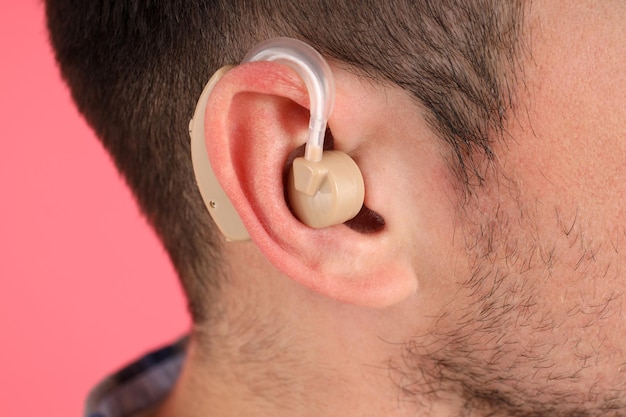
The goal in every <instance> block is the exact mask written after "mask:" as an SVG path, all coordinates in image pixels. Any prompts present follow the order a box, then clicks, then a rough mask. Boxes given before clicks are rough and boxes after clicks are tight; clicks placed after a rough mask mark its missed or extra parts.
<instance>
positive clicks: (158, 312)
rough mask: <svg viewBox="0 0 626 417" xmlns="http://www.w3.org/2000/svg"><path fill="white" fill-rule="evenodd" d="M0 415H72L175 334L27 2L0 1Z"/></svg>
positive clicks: (129, 216)
mask: <svg viewBox="0 0 626 417" xmlns="http://www.w3.org/2000/svg"><path fill="white" fill-rule="evenodd" d="M0 140H1V142H0V416H3V417H18V416H38V415H46V416H53V417H56V416H59V417H61V416H63V417H69V416H80V415H81V413H82V409H83V400H84V398H85V396H86V394H87V392H88V391H89V389H90V388H91V387H92V385H93V384H95V383H96V382H97V381H98V380H99V379H101V378H102V377H103V376H104V375H105V374H108V373H110V372H111V371H113V370H115V369H117V368H118V367H120V366H121V365H123V364H124V363H126V362H128V361H129V360H131V359H133V358H135V357H136V356H137V355H140V354H142V353H144V352H146V351H147V350H149V349H152V348H154V347H156V346H159V345H161V344H163V343H166V342H169V341H171V340H173V339H175V338H177V337H179V336H180V335H182V334H183V333H185V332H186V330H187V329H188V327H189V323H188V317H187V313H186V310H185V306H184V301H183V298H182V294H181V290H180V288H179V286H178V283H177V281H176V277H175V275H174V273H173V270H172V267H171V265H170V264H169V261H168V259H167V256H166V255H165V253H164V251H163V249H162V248H161V246H160V244H159V243H158V241H157V240H156V238H155V237H154V235H153V233H152V231H151V230H150V229H149V227H148V226H147V225H146V222H145V221H144V219H143V218H142V217H141V215H140V214H139V212H138V209H137V207H136V205H135V203H134V201H133V200H132V197H131V195H130V193H129V191H128V190H127V189H126V187H125V186H124V184H123V182H122V180H121V179H120V178H119V176H118V174H117V173H116V171H115V169H114V168H113V165H112V163H111V161H110V160H109V158H108V156H107V155H106V154H105V152H104V151H103V149H102V148H101V146H100V144H99V142H97V140H96V139H95V138H94V136H93V134H92V133H91V131H90V130H89V128H88V127H87V126H86V125H85V123H84V122H83V121H82V119H81V118H80V117H79V115H78V114H77V112H76V110H75V109H74V108H73V106H72V104H71V101H70V98H69V94H68V91H67V89H66V88H65V86H64V85H63V84H62V83H61V81H60V79H59V75H58V71H57V69H56V67H55V64H54V61H53V58H52V55H51V52H50V48H49V46H48V44H47V40H46V33H45V29H44V20H43V6H42V5H41V4H40V2H39V1H38V0H0Z"/></svg>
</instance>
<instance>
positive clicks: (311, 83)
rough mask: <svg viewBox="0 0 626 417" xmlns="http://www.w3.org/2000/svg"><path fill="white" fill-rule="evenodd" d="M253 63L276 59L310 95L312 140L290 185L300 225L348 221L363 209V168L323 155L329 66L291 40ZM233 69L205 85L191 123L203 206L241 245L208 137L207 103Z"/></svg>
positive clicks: (277, 42) (267, 45) (271, 43)
mask: <svg viewBox="0 0 626 417" xmlns="http://www.w3.org/2000/svg"><path fill="white" fill-rule="evenodd" d="M253 61H274V62H278V63H280V64H283V65H287V66H289V67H290V68H292V69H293V70H295V71H296V72H297V73H298V74H299V75H300V77H301V78H302V79H303V81H304V83H305V85H306V88H307V91H308V94H309V102H310V113H311V118H310V120H309V138H308V141H307V143H306V146H305V153H304V157H300V158H296V159H295V160H294V162H293V166H292V168H291V171H290V173H289V177H288V181H287V196H288V199H289V203H290V205H291V208H292V210H293V212H294V214H295V215H296V217H297V218H298V219H299V220H300V221H301V222H302V223H304V224H306V225H308V226H310V227H314V228H321V227H327V226H332V225H335V224H341V223H344V222H346V221H348V220H350V219H351V218H353V217H354V216H356V215H357V214H358V213H359V211H360V210H361V207H362V206H363V200H364V197H365V187H364V183H363V176H362V175H361V171H360V170H359V167H358V166H357V164H356V163H355V162H354V161H353V160H352V159H351V158H350V157H349V156H348V155H346V154H345V153H343V152H340V151H325V152H324V151H323V149H324V135H325V133H326V124H327V121H328V118H329V116H330V114H331V112H332V109H333V105H334V100H335V89H334V80H333V76H332V72H331V69H330V67H329V66H328V63H327V62H326V61H325V60H324V58H323V57H322V56H321V55H320V54H319V53H318V52H317V51H316V50H315V49H313V48H311V47H310V46H309V45H307V44H305V43H304V42H301V41H298V40H296V39H291V38H275V39H270V40H268V41H265V42H263V43H261V44H259V45H257V46H256V47H255V48H254V49H252V50H251V51H250V52H249V53H248V54H247V55H246V56H245V58H244V59H243V62H244V63H245V62H253ZM230 68H231V67H224V68H221V69H220V70H218V71H217V72H216V73H215V74H214V75H213V77H211V80H209V82H208V83H207V85H206V87H205V88H204V90H203V92H202V94H201V95H200V98H199V100H198V104H197V105H196V110H195V112H194V116H193V119H191V121H190V122H189V134H190V136H191V153H192V162H193V167H194V172H195V175H196V181H197V183H198V188H199V189H200V193H201V194H202V198H203V200H204V203H205V205H206V206H207V209H208V210H209V213H210V214H211V216H212V217H213V220H214V221H215V223H216V224H217V226H218V228H219V229H220V231H221V232H222V233H223V234H224V235H225V236H226V238H227V239H228V240H233V241H240V240H246V239H248V238H249V236H248V233H247V231H246V229H245V227H244V226H243V223H242V222H241V219H240V218H239V216H238V214H237V212H236V211H235V209H234V207H233V206H232V204H231V202H230V201H229V200H228V197H227V196H226V193H225V192H224V191H223V189H222V188H221V186H220V184H219V182H218V181H217V179H216V178H215V175H214V174H213V170H212V169H211V164H210V162H209V160H208V156H207V152H206V138H205V135H204V115H205V112H206V103H207V100H208V98H209V96H210V94H211V91H212V89H213V87H214V86H215V85H216V84H217V82H218V81H219V79H220V78H221V77H222V76H223V75H224V74H225V73H226V72H227V71H228V70H229V69H230Z"/></svg>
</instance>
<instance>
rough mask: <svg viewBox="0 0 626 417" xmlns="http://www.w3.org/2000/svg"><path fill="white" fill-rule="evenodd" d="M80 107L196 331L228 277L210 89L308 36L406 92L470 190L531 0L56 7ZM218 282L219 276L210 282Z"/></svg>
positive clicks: (99, 2)
mask: <svg viewBox="0 0 626 417" xmlns="http://www.w3.org/2000/svg"><path fill="white" fill-rule="evenodd" d="M46 6H47V7H46V13H47V22H48V28H49V32H50V39H51V42H52V45H53V47H54V50H55V53H56V58H57V61H58V63H59V65H60V69H61V73H62V75H63V77H64V79H65V80H66V82H67V83H68V85H69V87H70V89H71V92H72V95H73V98H74V100H75V102H76V104H77V106H78V108H79V110H80V111H81V112H82V114H83V115H84V116H85V118H86V119H87V121H88V122H89V123H90V125H91V126H92V127H93V129H94V130H95V132H96V134H97V135H98V137H99V138H100V139H101V140H102V143H103V144H104V146H105V147H106V149H107V150H108V151H109V152H110V154H111V155H112V157H113V159H114V161H115V163H116V165H117V167H118V169H119V170H120V172H121V173H122V174H123V175H124V177H125V178H126V181H127V183H128V185H129V186H130V188H131V189H132V191H133V192H134V194H135V196H136V198H137V201H138V203H139V205H140V207H141V209H142V210H143V212H144V214H145V215H146V217H147V218H148V220H149V221H150V222H151V224H152V225H153V226H154V228H155V229H156V231H157V233H158V235H159V236H160V238H161V240H162V242H163V244H164V245H165V247H166V249H167V251H168V253H169V255H170V257H171V260H172V262H173V264H174V266H175V268H176V269H177V271H178V274H179V276H180V277H181V281H182V283H183V287H184V289H185V291H186V294H187V296H188V300H189V307H190V311H191V313H192V316H193V319H194V321H195V322H200V321H203V320H206V319H207V318H208V316H209V314H210V307H209V306H210V303H211V300H212V299H214V297H215V296H216V293H217V292H218V291H217V289H218V288H219V284H220V282H221V280H222V276H221V272H220V271H222V268H221V267H220V265H219V264H220V261H219V244H218V243H217V242H218V239H217V238H216V236H214V234H215V233H216V229H215V227H213V225H212V221H211V219H210V218H209V216H208V213H207V211H206V209H205V208H204V206H203V204H202V201H201V198H200V195H199V193H198V191H197V189H196V184H195V180H194V176H193V173H192V168H191V162H190V156H189V152H190V151H189V138H188V134H187V124H188V121H189V119H190V117H191V115H192V113H193V109H194V106H195V102H196V99H197V97H198V96H199V94H200V92H201V90H202V87H203V85H204V83H206V82H207V80H208V79H209V77H210V75H211V74H212V73H213V72H214V71H215V70H216V69H217V68H219V67H221V66H223V65H225V64H230V63H237V62H239V61H240V60H241V59H242V58H243V56H244V54H245V53H246V52H247V50H248V49H250V48H251V47H252V46H254V45H255V44H256V43H258V42H259V41H262V40H265V39H267V38H271V37H275V36H290V37H294V38H299V39H302V40H304V41H306V42H308V43H309V44H311V45H312V46H314V47H315V48H317V49H318V50H319V51H320V52H321V53H322V54H323V55H326V56H328V57H332V58H334V59H337V60H340V61H342V62H344V63H346V64H348V65H349V66H351V67H352V68H354V69H355V70H356V71H358V72H359V73H360V74H361V75H364V76H367V77H371V78H373V79H375V80H380V81H387V82H391V83H394V84H397V85H399V86H400V87H402V88H404V89H405V90H407V91H408V92H410V93H411V94H412V96H413V97H414V98H415V99H416V101H417V102H419V103H420V104H421V106H422V107H423V108H424V109H426V111H427V117H428V119H429V122H430V124H431V126H432V127H433V128H434V129H435V130H436V131H437V132H438V134H439V136H440V138H441V139H442V140H443V141H444V142H445V143H447V144H448V145H449V146H450V149H451V151H452V155H455V158H454V161H451V167H452V168H453V170H455V171H456V174H457V175H458V178H459V180H460V183H466V184H467V182H468V178H470V177H471V178H478V179H480V172H478V170H477V169H476V166H475V164H474V162H473V160H474V158H473V157H472V155H482V156H486V157H490V156H491V147H490V144H491V143H492V142H493V141H494V140H495V139H497V138H498V137H500V136H501V133H503V131H504V129H505V124H506V120H507V117H509V116H510V114H511V112H512V107H513V100H514V92H515V90H516V87H517V82H516V77H515V76H516V74H518V73H519V72H520V71H519V69H520V68H521V58H520V55H521V54H520V50H521V48H520V46H521V45H520V44H521V42H520V40H521V30H522V26H523V15H524V7H523V4H522V0H507V1H500V0H439V1H427V0H424V1H409V0H401V1H393V0H367V1H360V2H354V1H352V0H296V1H294V0H258V1H255V0H170V1H163V2H157V1H150V0H127V1H111V0H91V1H82V0H47V1H46ZM207 274H212V275H213V276H214V278H210V277H209V278H207Z"/></svg>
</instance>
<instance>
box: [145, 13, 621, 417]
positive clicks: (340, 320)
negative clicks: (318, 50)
mask: <svg viewBox="0 0 626 417" xmlns="http://www.w3.org/2000/svg"><path fill="white" fill-rule="evenodd" d="M624 21H626V8H625V7H623V4H622V3H620V2H618V1H614V2H611V1H605V2H595V3H594V2H556V1H545V2H543V1H535V2H533V3H532V6H531V8H530V10H529V12H528V17H527V24H526V26H527V27H526V29H525V33H526V35H527V36H528V41H527V42H526V44H525V50H526V65H525V69H524V73H523V77H522V78H523V80H524V84H523V85H520V86H519V88H518V94H517V96H516V103H515V110H516V112H515V117H512V118H511V119H510V120H509V124H508V126H507V130H506V133H505V135H504V137H503V138H502V139H500V140H497V141H495V142H494V145H493V151H494V155H495V157H494V159H493V160H492V161H484V164H483V165H482V166H483V167H484V177H485V182H484V184H483V185H482V186H480V187H474V188H473V189H472V192H471V193H469V194H462V193H459V189H458V187H457V184H456V183H455V179H454V178H453V177H452V176H451V174H450V170H449V169H448V164H449V161H450V160H451V159H450V154H449V150H448V149H446V147H445V146H444V145H443V144H442V143H441V141H440V140H438V138H437V137H436V135H435V133H434V132H432V131H431V130H430V129H429V127H428V124H427V123H426V122H425V118H424V115H423V112H422V111H421V109H420V108H419V106H418V105H417V104H416V103H415V102H414V101H412V100H411V99H410V98H409V97H408V95H407V94H406V93H405V92H403V91H402V90H400V89H399V88H397V87H393V86H389V85H378V84H375V83H372V82H370V81H366V80H364V79H362V78H359V77H357V76H355V75H354V74H353V73H352V72H349V71H345V70H344V69H342V68H341V67H340V66H335V68H334V69H335V73H336V76H337V80H336V82H337V88H338V92H337V103H336V108H335V112H334V113H333V116H332V118H331V120H330V122H329V126H330V127H331V130H332V131H333V135H334V137H335V147H336V148H338V149H342V150H344V151H346V152H348V153H349V154H351V155H352V156H353V157H354V159H355V160H356V161H357V162H358V164H359V166H360V167H361V170H362V172H363V174H364V179H365V184H366V190H367V191H366V193H367V195H366V205H367V206H368V207H370V208H371V209H373V210H375V211H377V212H378V213H380V214H381V215H382V216H383V217H384V219H385V222H386V225H385V228H384V229H383V230H382V231H380V232H377V233H373V234H369V235H359V234H358V233H357V232H355V231H352V230H350V229H349V228H347V227H345V226H342V225H339V226H333V227H331V228H328V229H324V230H311V229H308V228H306V227H304V226H303V225H301V224H299V223H298V222H297V221H296V220H295V219H293V217H291V216H290V213H289V211H288V209H287V207H286V206H285V204H284V201H283V200H282V190H280V189H279V190H276V187H275V184H276V183H277V179H278V180H279V179H280V178H281V176H282V168H283V163H284V161H285V160H286V159H287V158H288V154H289V152H290V149H294V148H295V147H297V146H298V145H299V144H301V143H303V142H304V140H305V139H303V133H302V132H305V131H306V117H305V116H306V112H305V113H302V106H305V105H306V100H303V98H302V93H303V90H302V86H301V85H300V86H298V85H297V82H296V81H294V82H295V83H296V84H294V85H291V84H289V82H285V85H289V86H291V87H293V88H284V89H281V88H280V86H277V85H278V84H281V81H280V80H281V79H282V78H281V79H279V82H277V83H268V84H269V87H263V88H265V89H264V90H263V92H262V93H255V94H244V95H241V94H234V93H233V92H241V91H243V92H245V91H250V90H251V89H254V88H256V89H257V91H258V90H259V89H261V87H259V86H258V85H255V84H254V81H250V80H254V79H255V78H258V76H259V74H256V72H258V71H260V70H259V69H258V68H260V67H258V68H257V67H247V68H242V69H241V70H239V71H240V72H238V73H237V72H234V73H233V75H232V76H230V77H225V78H224V80H223V82H220V86H219V88H217V87H216V98H215V100H217V101H220V100H221V101H222V104H223V103H226V104H227V105H228V106H230V107H229V108H230V110H237V111H235V112H230V113H229V114H230V116H228V118H226V119H224V120H226V122H227V123H226V124H227V125H228V126H236V123H241V125H242V126H248V125H249V126H250V131H256V130H255V129H254V128H255V127H256V125H255V124H254V123H259V122H256V121H255V120H257V119H258V118H255V116H260V115H263V117H264V119H263V120H264V125H259V126H258V127H259V129H261V130H263V129H265V130H267V133H268V134H272V137H274V138H278V140H276V141H267V140H265V141H263V140H254V139H255V138H254V137H246V138H239V137H234V136H233V135H232V134H231V133H228V132H230V131H228V130H226V129H224V130H223V135H222V133H220V132H222V131H221V130H219V129H216V131H217V132H218V135H221V136H220V137H219V138H218V139H219V140H217V141H216V143H217V145H215V146H216V148H215V149H213V150H209V154H210V155H209V156H210V157H211V158H212V163H213V165H214V168H215V170H216V174H217V175H218V178H220V179H221V180H223V181H224V182H223V185H224V188H225V190H226V191H227V193H229V196H230V197H231V199H232V200H233V202H234V204H235V206H236V207H237V208H238V209H239V210H240V213H241V214H242V219H243V220H244V223H246V225H247V226H248V228H249V230H250V232H251V236H252V239H253V241H252V242H251V243H236V244H235V243H228V244H226V243H225V244H224V256H225V259H226V260H227V261H228V262H227V264H228V265H230V268H229V270H228V271H227V273H228V275H229V281H228V284H226V285H225V287H224V288H223V299H222V300H221V303H220V305H219V306H217V307H216V308H217V309H218V311H219V313H218V314H217V319H216V320H213V321H212V323H210V325H206V326H203V325H199V326H198V328H197V329H195V337H194V339H193V340H192V343H191V347H190V352H189V358H188V361H187V362H186V365H185V369H184V371H183V374H182V376H181V378H180V380H179V383H178V384H177V386H176V388H175V390H174V391H173V393H172V394H171V396H170V397H169V398H168V399H167V400H166V401H165V402H164V403H163V404H162V405H161V406H160V407H159V409H157V410H155V414H154V415H158V416H174V415H175V416H179V417H186V416H200V415H213V416H248V415H250V416H252V415H254V416H264V415H267V416H282V415H288V416H309V415H310V416H320V415H349V416H372V415H384V416H458V415H468V416H483V415H490V416H539V415H551V416H568V415H572V416H573V415H576V416H587V415H589V416H595V415H598V416H599V415H603V416H617V415H623V414H624V413H626V400H624V399H622V398H621V397H623V395H622V393H623V392H624V391H625V390H626V374H625V370H626V367H625V365H624V364H626V348H625V347H624V346H626V331H625V329H624V324H625V323H624V318H623V315H622V305H623V304H624V301H625V300H624V293H625V292H626V280H625V279H624V277H623V274H624V268H625V267H626V263H625V262H626V258H625V256H626V251H625V250H624V245H625V244H626V230H625V229H624V226H623V224H624V223H625V222H624V220H626V213H625V212H624V204H623V201H624V185H623V184H625V183H626V165H625V164H624V155H626V141H625V140H624V138H625V135H624V134H625V133H626V131H625V129H626V128H625V126H626V112H625V111H624V108H626V77H625V75H624V70H623V64H624V59H623V57H624V56H626V46H625V45H626V31H625V30H624V23H623V22H624ZM263 68H264V69H263V71H267V70H268V68H269V70H270V71H273V68H271V67H263ZM266 75H267V74H266ZM287 78H288V77H287ZM231 96H236V97H238V99H237V100H232V97H231ZM285 98H287V100H285ZM214 104H218V103H217V102H216V103H214ZM228 106H227V107H228ZM216 108H219V107H216ZM268 109H269V110H268ZM298 109H299V110H298ZM240 110H245V111H246V112H245V113H242V112H240ZM233 114H234V115H235V116H233ZM238 114H247V115H250V116H245V117H246V119H245V120H244V119H242V120H239V119H238V118H239V117H240V116H236V115H238ZM288 116H290V117H288ZM225 117H226V116H225ZM241 117H243V116H241ZM217 118H219V117H218V116H216V120H217ZM286 120H288V121H286ZM214 125H215V126H218V121H214ZM263 126H265V127H263ZM286 127H289V129H287V128H286ZM265 130H264V131H265ZM233 131H237V129H233ZM222 136H223V137H222ZM304 137H305V134H304ZM240 139H246V140H249V141H247V142H245V143H246V146H249V147H251V150H252V151H250V152H247V153H245V152H240V153H237V152H235V154H237V155H242V154H245V156H241V157H238V158H242V160H236V159H232V157H231V159H229V158H228V157H224V156H223V155H224V152H223V149H226V145H228V146H230V147H234V148H233V149H234V150H235V151H237V150H238V149H239V148H238V146H241V144H240V142H242V140H240ZM283 139H284V140H283ZM281 140H283V141H282V142H281ZM222 142H223V143H224V144H226V145H224V146H222V145H220V143H222ZM275 142H277V143H279V144H275ZM242 150H243V148H242ZM255 155H256V156H255ZM258 155H263V157H259V156H258ZM242 166H246V167H248V168H249V169H250V171H254V172H264V173H266V175H263V176H256V177H254V178H248V177H246V175H248V174H247V171H246V170H244V169H242V168H241V167H242ZM250 183H253V185H252V186H251V185H249V184H250ZM246 184H248V185H246ZM258 190H261V191H262V192H261V191H258ZM407 219H409V220H407ZM268 230H270V231H271V233H270V232H268ZM347 263H349V267H346V266H345V265H346V264H347ZM342 265H343V266H342ZM372 271H374V272H372ZM319 277H323V278H319ZM372 288H374V289H376V288H378V289H380V291H378V292H377V291H374V290H372Z"/></svg>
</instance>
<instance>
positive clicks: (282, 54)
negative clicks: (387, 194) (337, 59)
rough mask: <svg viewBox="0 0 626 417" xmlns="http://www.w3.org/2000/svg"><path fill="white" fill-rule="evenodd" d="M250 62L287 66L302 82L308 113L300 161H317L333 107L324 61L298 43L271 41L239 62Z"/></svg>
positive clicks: (330, 78) (332, 85)
mask: <svg viewBox="0 0 626 417" xmlns="http://www.w3.org/2000/svg"><path fill="white" fill-rule="evenodd" d="M254 61H273V62H278V63H281V64H284V65H287V66H289V67H290V68H292V69H293V70H295V71H296V72H297V73H298V75H300V77H301V78H302V79H303V80H304V84H305V85H306V89H307V91H308V94H309V100H310V104H309V105H310V113H311V119H310V120H309V139H308V141H307V143H306V147H305V151H304V159H306V160H307V161H311V162H319V161H321V160H322V154H323V151H324V136H325V134H326V124H327V122H328V118H329V117H330V114H331V113H332V111H333V106H334V104H335V81H334V79H333V73H332V71H331V69H330V66H329V65H328V63H327V62H326V60H324V58H323V57H322V56H321V55H320V54H319V52H317V51H316V50H315V49H313V48H312V47H310V46H309V45H307V44H306V43H304V42H302V41H299V40H297V39H292V38H274V39H269V40H267V41H265V42H262V43H260V44H259V45H257V46H256V47H255V48H254V49H252V50H251V51H250V52H248V54H247V55H246V56H245V57H244V59H243V61H242V62H254Z"/></svg>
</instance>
